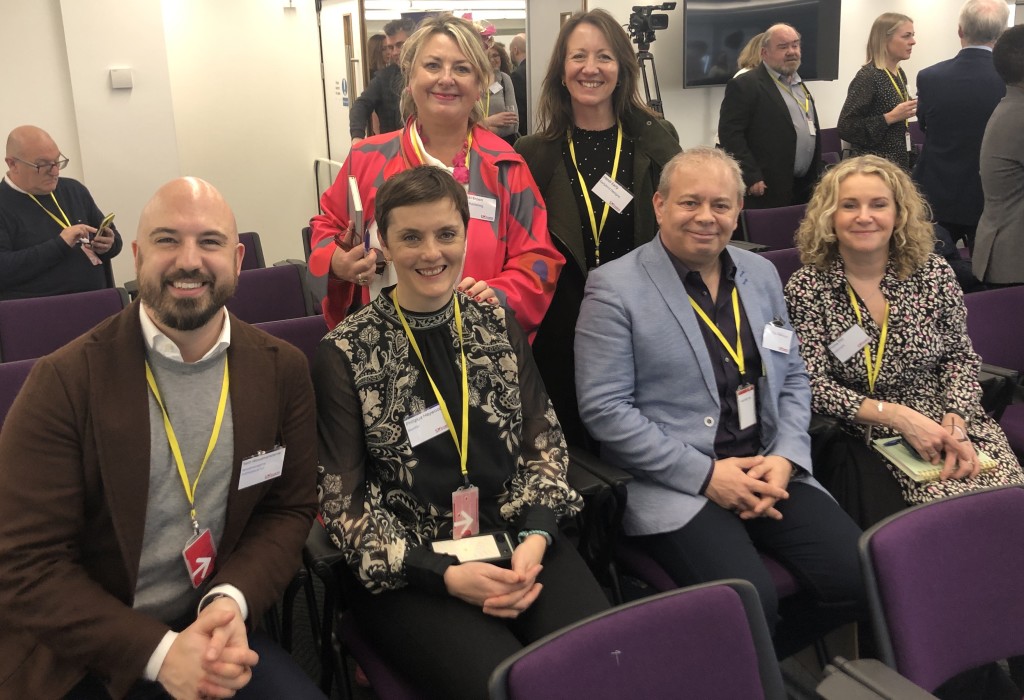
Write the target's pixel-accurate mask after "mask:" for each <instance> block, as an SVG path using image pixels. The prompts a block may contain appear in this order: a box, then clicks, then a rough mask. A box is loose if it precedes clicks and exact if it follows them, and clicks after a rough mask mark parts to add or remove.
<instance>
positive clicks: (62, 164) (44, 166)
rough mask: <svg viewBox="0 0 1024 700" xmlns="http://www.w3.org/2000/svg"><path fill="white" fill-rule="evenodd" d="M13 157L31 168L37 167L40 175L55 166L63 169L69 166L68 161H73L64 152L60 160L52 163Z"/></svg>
mask: <svg viewBox="0 0 1024 700" xmlns="http://www.w3.org/2000/svg"><path fill="white" fill-rule="evenodd" d="M13 159H14V160H16V161H18V162H19V163H24V164H25V165H27V166H28V167H30V168H35V169H36V172H37V173H39V174H40V175H42V174H43V173H48V172H50V171H51V170H53V169H54V168H57V170H63V169H64V168H66V167H68V163H70V162H71V161H70V160H69V159H68V158H66V157H65V156H64V155H63V154H62V155H61V158H60V160H55V161H53V162H51V163H29V162H28V161H27V160H22V159H21V158H13Z"/></svg>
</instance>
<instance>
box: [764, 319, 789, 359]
mask: <svg viewBox="0 0 1024 700" xmlns="http://www.w3.org/2000/svg"><path fill="white" fill-rule="evenodd" d="M761 345H762V346H764V347H765V348H766V349H768V350H774V351H775V352H781V353H782V354H784V355H788V354H789V349H790V348H791V347H792V346H793V331H791V330H789V329H788V328H783V327H782V326H776V325H775V324H774V323H768V324H766V325H765V327H764V336H763V337H762V338H761Z"/></svg>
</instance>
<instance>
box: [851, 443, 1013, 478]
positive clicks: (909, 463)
mask: <svg viewBox="0 0 1024 700" xmlns="http://www.w3.org/2000/svg"><path fill="white" fill-rule="evenodd" d="M871 446H872V447H874V448H875V450H877V451H878V452H879V453H881V455H882V456H883V457H885V458H886V460H888V461H889V462H891V463H892V464H893V465H895V466H896V467H897V468H899V469H900V471H902V472H903V473H904V474H906V475H907V476H909V477H910V478H911V479H913V480H914V481H917V482H919V483H920V482H924V481H935V480H936V479H938V478H939V474H941V473H942V465H938V466H936V465H934V464H932V463H931V462H928V461H926V460H924V459H921V458H920V457H918V456H917V453H916V452H914V451H913V450H910V449H908V448H907V446H906V444H905V443H904V442H903V439H902V438H891V437H887V438H878V439H877V440H872V441H871ZM978 460H979V461H980V462H981V470H982V471H985V470H987V469H994V468H995V467H996V466H998V463H997V462H996V461H995V460H994V459H992V458H991V457H989V456H988V455H987V454H986V453H984V452H982V451H981V450H978Z"/></svg>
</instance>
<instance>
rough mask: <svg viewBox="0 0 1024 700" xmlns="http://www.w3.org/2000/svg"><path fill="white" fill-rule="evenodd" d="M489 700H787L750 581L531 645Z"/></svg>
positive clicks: (499, 678)
mask: <svg viewBox="0 0 1024 700" xmlns="http://www.w3.org/2000/svg"><path fill="white" fill-rule="evenodd" d="M490 692H491V698H492V699H493V700H526V699H529V700H556V699H557V700H562V698H566V697H577V698H629V697H634V698H676V697H690V698H701V699H702V700H716V699H721V700H726V699H732V698H744V699H756V698H784V697H786V695H785V691H784V690H783V685H782V677H781V675H780V672H779V668H778V665H777V664H776V662H775V656H774V651H773V649H772V643H771V639H770V638H769V636H768V628H767V625H766V623H765V621H764V612H763V611H762V610H761V606H760V604H759V603H758V600H757V593H756V591H754V587H753V586H752V585H751V584H749V583H748V582H746V581H738V580H726V581H718V582H713V583H709V584H703V585H700V586H692V587H690V588H682V589H677V590H674V591H670V592H668V593H663V594H660V595H656V596H652V597H650V598H643V599H641V600H638V601H635V602H633V603H629V604H627V605H623V606H620V607H618V608H612V609H611V610H608V611H606V612H603V613H599V614H598V615H594V616H592V617H589V618H587V619H585V620H582V621H580V622H578V623H576V624H574V625H571V626H569V627H567V628H565V629H563V630H560V631H558V632H555V633H554V634H551V635H548V636H547V637H545V638H543V639H541V640H539V641H537V642H535V643H533V644H531V645H529V646H527V647H526V648H525V649H523V650H522V651H521V652H518V653H516V654H514V655H513V656H511V657H509V658H508V659H506V660H505V661H504V662H502V663H501V664H500V665H499V666H498V668H497V669H495V671H494V674H493V675H492V676H491V681H490Z"/></svg>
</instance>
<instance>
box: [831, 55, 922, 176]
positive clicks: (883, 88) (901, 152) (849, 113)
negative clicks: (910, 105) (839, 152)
mask: <svg viewBox="0 0 1024 700" xmlns="http://www.w3.org/2000/svg"><path fill="white" fill-rule="evenodd" d="M892 77H893V79H894V80H895V81H896V85H898V86H899V88H900V89H899V90H897V89H896V87H894V86H893V81H892V80H890V79H889V75H888V74H887V73H886V72H885V71H884V70H881V69H880V68H875V66H874V65H873V64H870V63H869V64H867V65H865V66H861V69H860V70H859V71H857V75H855V76H854V77H853V81H852V82H851V83H850V88H849V91H848V92H847V93H846V102H845V103H844V104H843V110H842V112H840V114H839V124H838V127H839V138H841V139H843V140H844V141H849V142H850V145H851V146H852V147H853V153H854V155H858V156H861V155H865V154H868V153H870V154H873V155H876V156H880V157H882V158H886V159H888V160H891V161H892V162H893V163H896V165H898V166H900V167H901V168H903V169H904V170H907V171H909V170H910V155H909V153H908V152H907V136H906V134H907V125H906V123H905V121H903V120H900V121H898V122H894V123H893V124H886V123H885V115H886V113H887V112H890V111H892V110H893V108H895V107H896V106H897V105H898V104H900V103H901V102H905V101H906V100H907V99H908V98H907V95H908V94H909V91H908V88H907V74H906V73H904V72H903V69H902V68H897V70H896V73H893V74H892ZM900 91H902V92H903V94H900Z"/></svg>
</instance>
